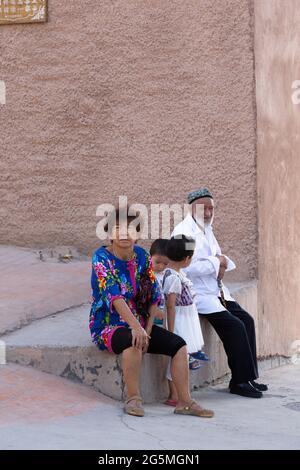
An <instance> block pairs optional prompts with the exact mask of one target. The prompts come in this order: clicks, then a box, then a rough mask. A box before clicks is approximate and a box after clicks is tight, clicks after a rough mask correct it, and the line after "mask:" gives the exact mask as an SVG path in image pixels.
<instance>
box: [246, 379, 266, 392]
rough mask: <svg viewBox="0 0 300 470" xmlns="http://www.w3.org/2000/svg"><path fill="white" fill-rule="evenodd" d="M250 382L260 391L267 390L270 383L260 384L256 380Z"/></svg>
mask: <svg viewBox="0 0 300 470" xmlns="http://www.w3.org/2000/svg"><path fill="white" fill-rule="evenodd" d="M250 383H251V385H252V386H253V387H254V388H256V390H259V391H260V392H266V391H267V390H268V385H265V384H259V383H257V382H255V381H254V380H250Z"/></svg>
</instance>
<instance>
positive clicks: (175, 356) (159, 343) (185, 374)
mask: <svg viewBox="0 0 300 470" xmlns="http://www.w3.org/2000/svg"><path fill="white" fill-rule="evenodd" d="M148 352H149V353H150V354H151V353H152V354H165V355H166V356H170V357H171V359H172V361H171V375H172V379H173V382H174V386H175V388H176V391H177V395H178V404H177V406H176V410H175V412H177V411H179V410H180V409H182V408H184V407H186V408H189V409H190V411H188V410H187V411H186V412H184V413H182V414H192V413H193V412H194V413H195V414H196V413H197V412H198V416H207V417H211V416H212V415H213V413H212V412H211V411H210V410H203V408H202V407H201V406H200V405H198V403H196V402H195V401H193V399H192V397H191V394H190V382H189V365H188V353H187V347H186V343H185V341H184V340H183V339H182V338H181V337H180V336H178V335H175V334H174V333H171V332H170V331H167V330H164V329H163V328H159V327H157V326H156V325H154V326H153V328H152V331H151V339H150V342H149V348H148ZM201 411H202V412H203V413H201Z"/></svg>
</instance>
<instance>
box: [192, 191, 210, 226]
mask: <svg viewBox="0 0 300 470" xmlns="http://www.w3.org/2000/svg"><path fill="white" fill-rule="evenodd" d="M191 206H192V216H193V217H194V218H195V219H196V220H197V219H199V217H201V219H202V217H203V219H204V224H205V225H210V224H211V223H212V221H213V217H214V201H213V199H211V198H210V197H202V198H201V199H196V201H195V202H193V203H192V204H191ZM199 222H200V223H201V222H202V220H201V221H199Z"/></svg>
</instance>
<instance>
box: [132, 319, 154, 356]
mask: <svg viewBox="0 0 300 470" xmlns="http://www.w3.org/2000/svg"><path fill="white" fill-rule="evenodd" d="M131 333H132V347H133V348H136V349H140V350H142V351H143V350H144V349H145V348H148V344H149V339H150V336H149V335H148V334H147V332H146V331H145V330H144V328H142V327H141V326H140V325H139V326H137V327H134V328H132V329H131Z"/></svg>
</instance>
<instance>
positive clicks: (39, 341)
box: [1, 283, 256, 403]
mask: <svg viewBox="0 0 300 470" xmlns="http://www.w3.org/2000/svg"><path fill="white" fill-rule="evenodd" d="M231 290H232V292H233V293H234V295H235V296H236V298H237V299H238V301H240V302H241V303H243V304H244V305H245V304H246V305H245V307H246V308H248V307H251V306H252V309H254V307H255V293H256V284H255V283H248V284H242V285H240V284H236V285H233V286H231ZM251 304H252V305H251ZM89 309H90V306H89V304H85V305H83V306H81V307H76V308H71V309H69V310H67V311H65V312H63V313H59V314H54V315H51V316H48V317H47V318H43V319H40V320H36V321H34V322H32V323H31V324H30V325H28V326H25V327H23V328H22V329H20V330H17V331H14V332H13V333H9V334H6V335H4V336H2V337H1V340H2V341H4V342H5V344H6V356H7V361H9V362H15V363H18V364H20V365H25V366H28V365H29V366H32V367H35V368H37V369H39V370H41V371H44V372H48V373H51V374H55V375H57V376H61V377H66V378H69V379H72V380H76V381H80V382H83V383H85V384H88V385H90V386H92V387H94V388H95V389H96V390H97V391H99V392H101V393H103V394H104V395H107V396H109V397H111V398H114V399H117V400H121V399H123V398H124V383H123V377H122V369H121V357H120V356H115V355H113V354H110V353H108V352H106V351H99V350H98V349H97V347H96V346H95V345H94V344H93V343H92V342H91V337H90V332H89V328H88V318H89ZM250 311H251V310H250ZM254 313H255V312H254ZM201 324H202V329H203V335H204V338H205V351H206V352H207V353H208V354H209V356H210V358H211V361H210V362H208V363H203V364H204V365H203V367H202V368H201V369H199V370H197V371H192V372H191V374H190V376H191V377H190V386H191V389H194V390H195V389H197V388H199V387H201V386H203V385H205V384H208V383H212V382H214V381H216V380H218V379H220V378H222V377H224V376H225V375H226V374H227V373H228V366H227V359H226V356H225V354H224V350H223V346H222V344H221V342H220V340H219V338H218V337H217V335H216V333H215V332H214V330H213V329H212V328H211V326H210V324H209V323H208V322H207V321H206V320H205V319H203V320H202V321H201ZM167 361H168V358H166V357H164V356H159V355H150V354H146V355H145V356H144V359H143V367H142V372H141V393H142V396H143V398H144V400H145V402H146V403H151V402H154V401H158V400H162V399H164V398H165V397H166V396H167V393H168V387H167V381H166V379H165V371H166V366H167Z"/></svg>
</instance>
